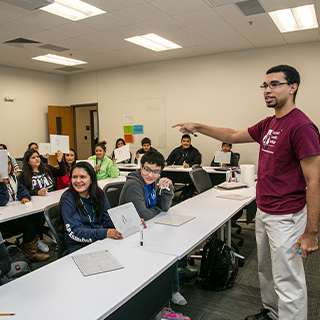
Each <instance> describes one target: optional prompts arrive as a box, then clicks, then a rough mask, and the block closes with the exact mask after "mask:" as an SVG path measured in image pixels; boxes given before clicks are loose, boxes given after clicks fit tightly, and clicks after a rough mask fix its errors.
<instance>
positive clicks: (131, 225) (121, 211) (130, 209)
mask: <svg viewBox="0 0 320 320" xmlns="http://www.w3.org/2000/svg"><path fill="white" fill-rule="evenodd" d="M108 214H109V216H110V218H111V220H112V222H113V224H114V226H115V228H116V229H117V230H118V231H119V232H121V233H122V236H123V237H124V238H125V237H127V236H130V235H131V234H134V233H136V232H138V231H140V224H141V219H140V217H139V214H138V212H137V210H136V208H135V206H134V205H133V203H132V202H129V203H126V204H123V205H121V206H117V207H114V208H112V209H109V210H108Z"/></svg>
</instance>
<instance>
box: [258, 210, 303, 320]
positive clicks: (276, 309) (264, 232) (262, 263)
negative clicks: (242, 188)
mask: <svg viewBox="0 0 320 320" xmlns="http://www.w3.org/2000/svg"><path fill="white" fill-rule="evenodd" d="M306 221H307V209H306V207H305V208H304V209H302V210H301V211H299V212H297V213H294V214H285V215H272V214H267V213H264V212H262V211H260V210H259V209H258V210H257V216H256V240H257V248H258V262H259V279H260V288H261V298H262V303H263V306H264V307H265V308H266V309H269V310H271V312H272V314H269V315H270V317H272V318H274V319H280V320H307V312H308V309H307V287H306V280H305V274H304V267H303V263H302V259H301V257H300V255H299V254H298V253H294V250H295V245H296V242H297V240H298V239H299V237H300V236H301V235H302V234H303V232H304V229H305V226H306Z"/></svg>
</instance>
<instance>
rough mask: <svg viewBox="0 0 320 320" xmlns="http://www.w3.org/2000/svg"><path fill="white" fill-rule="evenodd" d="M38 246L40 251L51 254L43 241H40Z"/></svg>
mask: <svg viewBox="0 0 320 320" xmlns="http://www.w3.org/2000/svg"><path fill="white" fill-rule="evenodd" d="M36 245H37V247H38V249H39V250H40V251H42V252H44V253H47V252H49V247H48V246H47V245H46V244H45V243H43V242H42V241H41V240H38V241H37V243H36Z"/></svg>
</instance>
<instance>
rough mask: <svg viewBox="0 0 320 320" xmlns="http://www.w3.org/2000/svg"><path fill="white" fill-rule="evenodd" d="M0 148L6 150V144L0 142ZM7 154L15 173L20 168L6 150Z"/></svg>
mask: <svg viewBox="0 0 320 320" xmlns="http://www.w3.org/2000/svg"><path fill="white" fill-rule="evenodd" d="M0 149H4V150H8V149H7V146H6V145H5V144H3V143H0ZM8 156H9V157H10V159H11V163H12V166H13V170H14V172H15V173H17V171H20V168H19V166H18V164H17V161H16V159H15V158H14V157H12V156H10V154H9V151H8Z"/></svg>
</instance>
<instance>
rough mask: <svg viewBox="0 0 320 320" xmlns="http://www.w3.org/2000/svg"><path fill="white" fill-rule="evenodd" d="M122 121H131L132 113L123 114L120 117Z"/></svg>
mask: <svg viewBox="0 0 320 320" xmlns="http://www.w3.org/2000/svg"><path fill="white" fill-rule="evenodd" d="M122 122H123V123H128V124H129V123H133V116H132V114H124V115H123V117H122Z"/></svg>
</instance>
